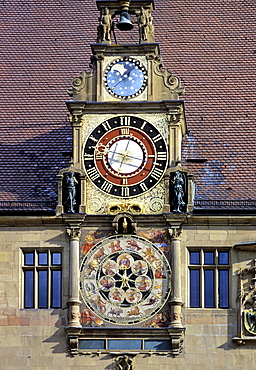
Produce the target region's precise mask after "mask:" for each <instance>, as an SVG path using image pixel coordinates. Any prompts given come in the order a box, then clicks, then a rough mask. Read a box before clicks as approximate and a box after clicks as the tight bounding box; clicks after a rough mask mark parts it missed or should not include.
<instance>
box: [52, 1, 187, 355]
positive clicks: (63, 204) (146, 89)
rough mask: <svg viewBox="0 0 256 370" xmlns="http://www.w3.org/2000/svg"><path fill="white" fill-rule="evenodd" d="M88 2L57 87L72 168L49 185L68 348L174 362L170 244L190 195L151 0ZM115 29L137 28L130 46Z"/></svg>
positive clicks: (175, 87) (171, 83)
mask: <svg viewBox="0 0 256 370" xmlns="http://www.w3.org/2000/svg"><path fill="white" fill-rule="evenodd" d="M96 5H97V7H98V10H99V12H100V17H99V25H98V29H97V43H95V44H93V45H91V49H92V57H91V64H90V67H91V69H90V71H89V72H87V71H83V72H82V73H81V74H80V75H79V76H78V77H75V78H74V79H73V81H72V87H71V89H69V90H68V93H69V95H70V100H69V101H67V107H68V109H69V112H70V122H71V125H72V129H73V159H72V164H71V165H70V167H69V168H67V169H63V170H62V171H61V172H60V173H59V176H58V178H59V200H58V207H57V213H58V214H62V216H63V218H64V220H65V222H66V224H67V230H68V234H69V237H70V298H69V301H68V307H69V317H68V320H69V324H68V326H67V328H66V330H67V334H68V337H69V348H70V352H71V353H72V354H77V353H80V354H83V353H93V352H97V351H100V352H106V353H108V352H111V351H117V352H118V353H119V352H127V351H128V352H129V353H131V352H132V351H139V352H161V351H163V352H168V353H172V354H178V353H179V352H180V350H181V344H182V340H183V334H184V327H183V325H182V322H181V306H182V300H181V297H180V295H181V293H180V282H179V280H180V276H179V266H180V261H179V248H177V245H178V244H177V242H178V240H179V234H180V224H181V222H182V220H183V219H184V217H185V216H184V215H186V214H187V213H188V212H190V211H191V209H192V193H193V192H192V187H193V181H192V176H191V174H190V173H189V171H187V170H186V169H184V168H183V167H182V166H181V165H180V161H181V142H182V137H183V136H184V135H185V134H186V123H185V114H184V105H183V101H182V100H180V99H179V98H180V95H181V94H182V93H183V89H182V88H181V86H180V81H179V78H178V77H176V76H174V75H172V73H171V72H170V71H168V70H167V69H163V68H162V64H161V57H160V51H159V45H158V44H157V43H155V41H154V26H153V22H152V20H153V17H152V12H153V9H154V2H153V1H143V2H140V1H131V2H127V1H126V2H125V1H119V2H116V1H96ZM131 17H132V18H131ZM131 19H133V20H131ZM145 20H146V23H145V22H144V21H145ZM115 28H118V29H119V31H120V32H123V31H125V32H129V30H131V28H137V30H138V43H136V44H124V45H120V44H117V43H116V42H114V40H115V34H114V29H115ZM173 220H174V221H175V222H174V223H172V221H173ZM175 243H176V244H175ZM175 248H176V249H175ZM175 250H176V252H175Z"/></svg>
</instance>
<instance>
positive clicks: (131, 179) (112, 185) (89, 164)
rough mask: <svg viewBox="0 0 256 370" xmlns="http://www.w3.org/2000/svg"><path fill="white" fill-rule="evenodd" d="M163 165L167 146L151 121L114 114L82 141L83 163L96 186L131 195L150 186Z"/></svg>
mask: <svg viewBox="0 0 256 370" xmlns="http://www.w3.org/2000/svg"><path fill="white" fill-rule="evenodd" d="M166 166H167V146H166V143H165V140H164V138H163V136H162V135H161V134H160V132H159V131H158V130H157V129H156V127H155V126H153V125H152V124H151V123H149V122H147V121H145V120H143V119H141V118H137V117H131V116H123V117H114V118H111V119H109V120H107V121H105V122H103V123H101V124H100V125H99V126H98V127H96V128H95V129H94V130H93V132H92V133H91V135H90V136H89V137H88V139H87V140H86V142H85V145H84V167H85V170H86V173H87V175H88V177H89V179H90V180H91V181H92V182H93V184H94V185H96V186H97V187H98V188H99V189H100V190H102V191H104V192H105V193H108V194H110V195H112V196H117V197H125V198H128V197H134V196H138V195H140V194H142V193H144V192H146V191H148V190H150V189H152V188H153V187H154V186H155V185H157V183H158V182H159V181H160V180H161V178H162V177H163V175H164V172H165V170H166Z"/></svg>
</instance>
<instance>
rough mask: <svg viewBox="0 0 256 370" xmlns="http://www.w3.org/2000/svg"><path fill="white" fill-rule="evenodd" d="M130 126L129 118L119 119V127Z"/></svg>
mask: <svg viewBox="0 0 256 370" xmlns="http://www.w3.org/2000/svg"><path fill="white" fill-rule="evenodd" d="M130 124H131V117H127V116H125V117H120V125H121V126H130Z"/></svg>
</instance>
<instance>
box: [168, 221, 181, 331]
mask: <svg viewBox="0 0 256 370" xmlns="http://www.w3.org/2000/svg"><path fill="white" fill-rule="evenodd" d="M169 233H170V235H171V238H172V241H171V251H172V281H173V287H172V296H171V300H170V305H171V324H170V325H171V326H173V327H182V326H183V325H182V322H181V321H182V314H181V307H182V306H183V304H184V302H183V301H182V299H181V259H180V240H181V234H182V228H181V227H172V228H171V229H169Z"/></svg>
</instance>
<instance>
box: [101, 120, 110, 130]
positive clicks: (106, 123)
mask: <svg viewBox="0 0 256 370" xmlns="http://www.w3.org/2000/svg"><path fill="white" fill-rule="evenodd" d="M102 126H103V127H104V130H105V131H109V130H111V126H110V124H109V122H108V121H105V122H103V123H102Z"/></svg>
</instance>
